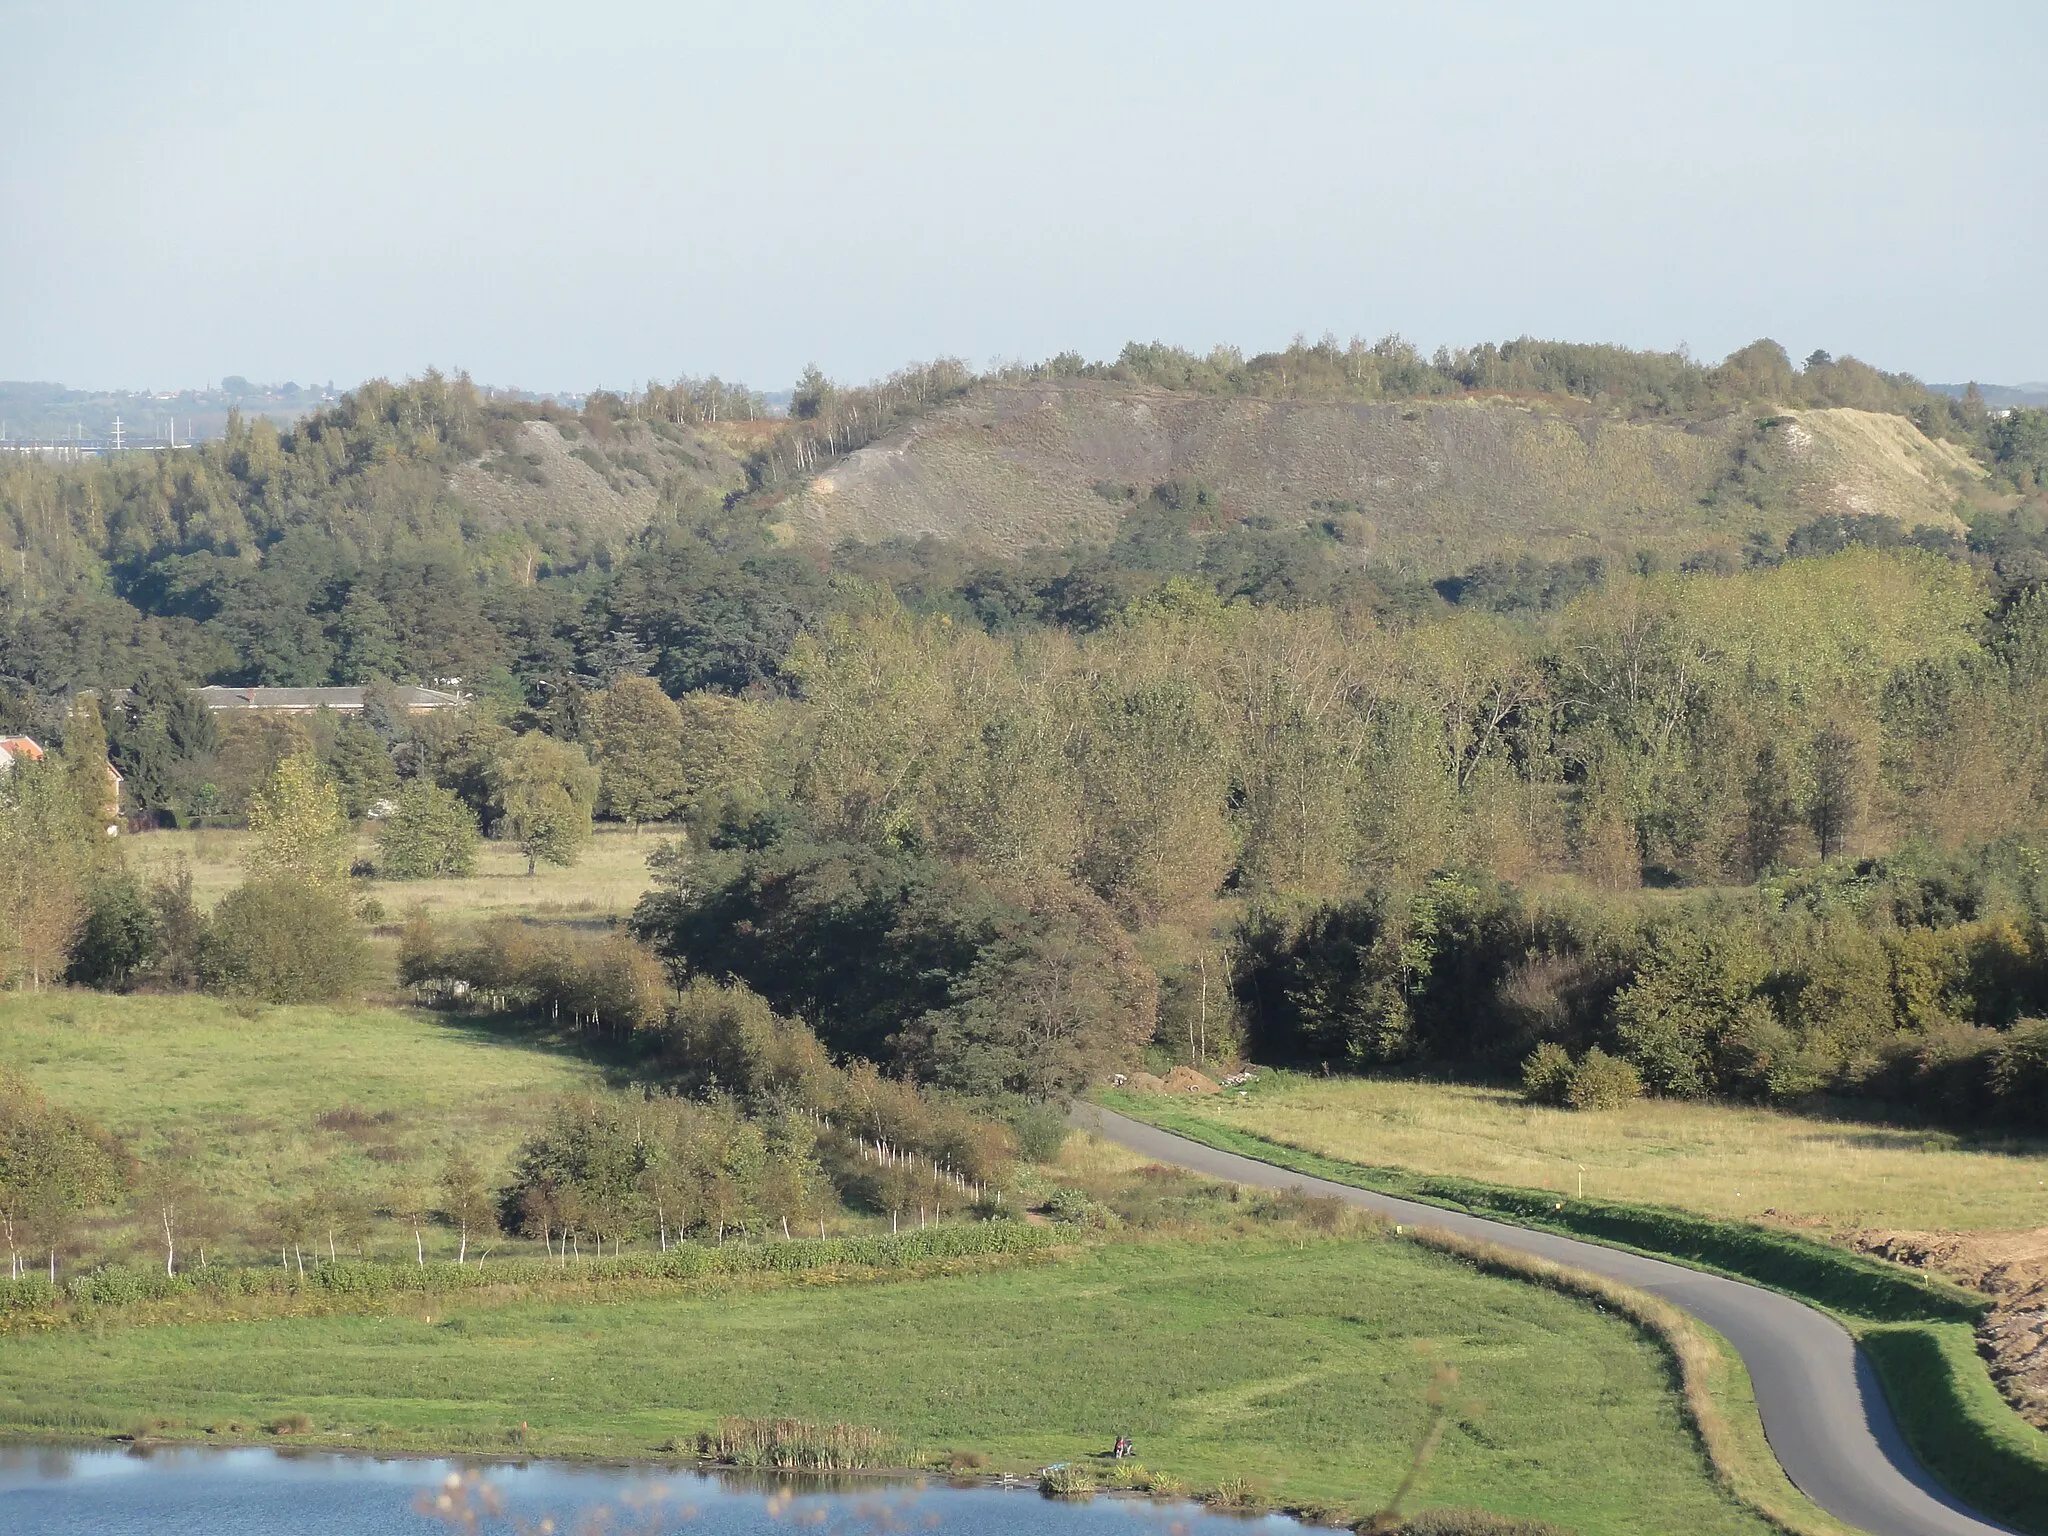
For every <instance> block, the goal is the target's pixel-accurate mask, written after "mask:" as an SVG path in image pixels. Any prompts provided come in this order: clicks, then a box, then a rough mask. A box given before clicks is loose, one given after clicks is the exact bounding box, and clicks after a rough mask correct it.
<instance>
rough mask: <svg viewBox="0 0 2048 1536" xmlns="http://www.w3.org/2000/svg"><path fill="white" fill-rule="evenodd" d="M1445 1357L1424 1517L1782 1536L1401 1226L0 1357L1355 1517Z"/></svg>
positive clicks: (1667, 1383) (287, 1406)
mask: <svg viewBox="0 0 2048 1536" xmlns="http://www.w3.org/2000/svg"><path fill="white" fill-rule="evenodd" d="M1444 1366H1448V1367H1450V1368H1451V1369H1453V1370H1455V1371H1456V1372H1457V1373H1458V1379H1457V1384H1456V1386H1455V1388H1454V1389H1453V1404H1454V1406H1453V1410H1452V1413H1451V1416H1450V1420H1449V1424H1448V1429H1447V1432H1446V1433H1445V1434H1444V1436H1443V1439H1442V1442H1441V1445H1440V1446H1439V1448H1438V1450H1437V1451H1436V1454H1435V1456H1434V1457H1433V1458H1432V1459H1431V1461H1430V1462H1429V1464H1428V1466H1427V1468H1426V1470H1425V1472H1424V1474H1423V1478H1422V1481H1421V1483H1420V1485H1419V1489H1418V1493H1417V1496H1416V1497H1415V1498H1414V1499H1413V1500H1412V1501H1411V1506H1410V1507H1411V1509H1412V1508H1420V1507H1427V1506H1433V1505H1440V1504H1464V1505H1481V1506H1484V1507H1489V1508H1493V1509H1496V1510H1500V1511H1504V1512H1513V1513H1520V1514H1527V1515H1532V1516H1539V1517H1542V1518H1545V1519H1549V1520H1553V1521H1558V1522H1561V1523H1564V1524H1566V1525H1569V1526H1572V1527H1574V1528H1576V1529H1578V1530H1581V1531H1583V1532H1586V1533H1588V1536H1592V1533H1597V1532H1617V1533H1619V1532H1634V1531H1641V1530H1688V1531H1697V1532H1701V1533H1714V1532H1731V1533H1732V1532H1757V1531H1761V1530H1763V1529H1764V1528H1765V1527H1764V1526H1763V1525H1762V1523H1761V1522H1760V1521H1758V1520H1757V1519H1756V1518H1755V1517H1753V1516H1752V1515H1750V1514H1749V1513H1747V1512H1746V1511H1745V1510H1743V1509H1742V1508H1740V1507H1739V1506H1738V1505H1736V1504H1735V1503H1734V1501H1733V1500H1731V1499H1730V1498H1729V1497H1728V1496H1727V1495H1726V1494H1724V1493H1723V1492H1722V1491H1721V1490H1720V1489H1719V1488H1717V1486H1716V1485H1715V1481H1714V1478H1713V1475H1712V1473H1711V1470H1710V1469H1709V1467H1708V1466H1707V1465H1706V1463H1705V1460H1704V1458H1703V1457H1702V1456H1701V1454H1700V1452H1699V1450H1698V1448H1697V1445H1696V1443H1695V1441H1694V1437H1693V1435H1692V1434H1691V1432H1690V1430H1689V1428H1688V1426H1687V1424H1686V1422H1685V1420H1684V1418H1683V1414H1682V1408H1681V1405H1680V1402H1679V1400H1678V1396H1677V1394H1676V1393H1675V1391H1674V1390H1673V1382H1672V1377H1671V1371H1670V1367H1669V1363H1668V1361H1667V1359H1666V1358H1665V1356H1664V1354H1663V1352H1662V1351H1661V1350H1660V1349H1659V1348H1658V1347H1657V1346H1656V1345H1655V1344H1654V1343H1653V1342H1652V1341H1650V1340H1648V1339H1646V1338H1645V1337H1644V1336H1643V1335H1642V1334H1641V1333H1639V1332H1638V1331H1637V1330H1636V1329H1635V1328H1633V1327H1631V1326H1630V1325H1629V1324H1627V1323H1626V1322H1624V1321H1622V1320H1621V1319H1619V1318H1617V1317H1614V1316H1612V1315H1605V1314H1602V1313H1600V1312H1596V1311H1595V1310H1593V1309H1592V1308H1590V1307H1588V1306H1585V1305H1584V1304H1583V1303H1581V1302H1578V1301H1575V1300H1572V1299H1570V1298H1568V1297H1566V1296H1563V1295H1559V1294H1556V1293H1553V1292H1552V1291H1549V1290H1546V1289H1543V1288H1540V1287H1536V1286H1529V1285H1524V1284H1521V1283H1518V1282H1515V1281H1511V1280H1505V1279H1497V1278H1493V1277H1490V1276H1488V1275H1484V1274H1481V1273H1478V1272H1476V1271H1475V1270H1473V1269H1472V1268H1471V1267H1470V1266H1468V1265H1465V1264H1462V1263H1460V1262H1458V1261H1456V1260H1455V1259H1453V1258H1450V1257H1446V1256H1442V1255H1438V1254H1435V1253H1431V1252H1429V1251H1427V1250H1425V1249H1422V1248H1419V1247H1416V1246H1414V1245H1411V1244H1406V1243H1402V1242H1398V1241H1393V1240H1389V1239H1386V1238H1384V1237H1367V1238H1363V1239H1359V1238H1337V1237H1331V1238H1322V1239H1316V1240H1308V1239H1304V1238H1301V1237H1296V1238H1294V1239H1292V1240H1286V1241H1275V1240H1271V1239H1266V1240H1258V1239H1249V1240H1245V1241H1240V1242H1235V1243H1220V1242H1190V1241H1185V1240H1171V1239H1162V1240H1157V1241H1145V1242H1120V1243H1112V1244H1108V1245H1104V1246H1099V1247H1094V1248H1090V1249H1087V1250H1083V1251H1080V1252H1078V1253H1076V1254H1075V1255H1074V1256H1072V1257H1071V1258H1069V1259H1068V1260H1066V1261H1064V1262H1060V1263H1055V1264H1045V1265H1033V1266H1025V1267H1013V1268H1007V1269H996V1270H990V1271H987V1272H982V1273H974V1274H964V1275H955V1276H948V1277H943V1278H931V1279H921V1280H911V1281H904V1282H896V1283H883V1284H875V1285H836V1286H809V1285H791V1286H787V1287H781V1288H770V1289H762V1290H751V1291H746V1290H735V1291H731V1292H726V1293H717V1292H714V1293H710V1294H705V1295H701V1296H693V1297H688V1298H682V1299H656V1298H648V1297H634V1296H630V1295H628V1296H620V1297H616V1298H612V1299H610V1300H609V1301H608V1302H606V1303H605V1304H601V1305H592V1304H588V1303H586V1304H582V1305H575V1304H565V1303H564V1302H563V1301H561V1300H559V1299H547V1300H537V1301H527V1302H515V1303H512V1304H509V1305H496V1306H487V1305H479V1304H473V1303H471V1302H469V1301H468V1300H466V1299H463V1298H457V1297H447V1296H443V1297H438V1298H419V1299H415V1300H414V1301H413V1302H412V1303H411V1304H409V1305H395V1306H393V1307H392V1308H391V1309H390V1310H389V1311H387V1312H384V1313H381V1314H373V1315H349V1316H327V1317H313V1318H293V1319H264V1320H258V1321H246V1322H215V1323H207V1324H188V1325H181V1326H172V1327H156V1328H119V1327H109V1328H104V1329H98V1328H71V1329H64V1330H60V1331H54V1332H50V1333H45V1334H41V1335H38V1336H33V1337H17V1338H13V1339H10V1340H9V1341H8V1347H7V1348H6V1350H4V1351H0V1426H4V1427H5V1428H6V1429H8V1430H10V1431H12V1432H14V1433H17V1434H28V1435H33V1434H38V1433H50V1432H53V1431H54V1432H68V1433H95V1434H103V1433H115V1432H122V1431H127V1430H132V1429H135V1428H138V1427H143V1428H153V1429H154V1431H155V1432H156V1433H158V1434H162V1435H170V1436H188V1435H197V1436H202V1437H207V1432H208V1431H209V1430H211V1431H212V1434H211V1436H210V1438H214V1439H223V1440H225V1439H232V1438H237V1437H243V1438H248V1437H255V1436H256V1435H257V1433H258V1430H259V1426H261V1425H264V1424H267V1423H277V1422H280V1421H284V1422H290V1416H291V1415H294V1414H303V1415H305V1416H306V1420H307V1421H308V1423H307V1427H306V1432H305V1434H304V1436H303V1438H304V1439H305V1440H308V1441H317V1442H321V1443H332V1444H342V1445H373V1446H382V1447H393V1448H399V1447H411V1448H474V1449H478V1450H496V1451H503V1452H511V1451H514V1450H522V1451H528V1452H552V1453H564V1454H587V1455H605V1456H625V1457H631V1456H640V1457H645V1456H648V1455H650V1454H656V1453H658V1452H659V1450H660V1448H662V1447H664V1446H669V1445H671V1444H674V1445H678V1446H687V1445H688V1444H689V1443H690V1442H691V1440H692V1437H693V1436H694V1433H695V1432H696V1431H697V1430H699V1429H703V1428H708V1427H709V1426H710V1425H711V1423H712V1421H713V1420H714V1419H715V1418H717V1417H718V1416H719V1415H722V1414H745V1415H750V1416H759V1417H775V1416H788V1417H797V1418H806V1419H812V1420H818V1421H833V1420H843V1421H847V1422H852V1423H860V1424H872V1425H878V1426H883V1427H885V1428H887V1429H888V1430H889V1431H890V1432H891V1433H893V1434H894V1435H895V1436H897V1437H898V1439H899V1441H900V1443H901V1444H902V1445H904V1446H905V1447H906V1448H907V1449H922V1450H927V1451H934V1452H936V1451H940V1450H944V1449H956V1448H957V1449H971V1450H975V1451H980V1452H982V1453H984V1454H986V1455H987V1456H989V1457H990V1458H991V1463H992V1464H993V1465H995V1466H998V1467H1005V1468H1014V1469H1028V1468H1030V1467H1034V1466H1037V1465H1040V1464H1042V1463H1044V1462H1048V1461H1053V1460H1062V1459H1071V1458H1082V1457H1086V1456H1089V1455H1091V1454H1093V1453H1097V1452H1100V1451H1102V1450H1104V1449H1105V1448H1106V1447H1107V1445H1108V1443H1109V1441H1110V1440H1111V1439H1112V1438H1113V1437H1114V1436H1115V1435H1116V1434H1118V1433H1124V1434H1129V1435H1132V1436H1133V1437H1134V1438H1135V1439H1136V1441H1137V1446H1138V1450H1139V1454H1140V1456H1141V1457H1142V1459H1143V1460H1144V1462H1145V1463H1146V1465H1148V1466H1151V1467H1155V1468H1164V1469H1166V1470H1168V1471H1170V1472H1172V1473H1174V1474H1177V1475H1178V1476H1179V1477H1180V1478H1182V1479H1184V1480H1185V1481H1186V1482H1187V1483H1188V1484H1189V1485H1190V1486H1191V1487H1193V1488H1196V1489H1201V1488H1205V1487H1214V1486H1217V1485H1219V1484H1221V1483H1223V1482H1224V1481H1225V1480H1226V1479H1231V1478H1236V1477H1240V1476H1249V1477H1250V1478H1251V1480H1252V1481H1253V1483H1254V1484H1255V1485H1256V1487H1257V1488H1258V1491H1259V1493H1260V1494H1261V1495H1262V1496H1263V1497H1265V1498H1268V1499H1272V1500H1275V1501H1278V1502H1283V1503H1289V1504H1316V1505H1336V1506H1342V1507H1343V1508H1344V1509H1345V1510H1346V1511H1347V1512H1350V1513H1353V1514H1354V1515H1356V1514H1362V1513H1365V1512H1368V1511H1369V1510H1370V1509H1372V1508H1373V1507H1375V1506H1376V1505H1377V1504H1379V1503H1380V1502H1382V1501H1383V1500H1384V1499H1385V1498H1386V1497H1387V1495H1388V1494H1389V1493H1390V1492H1391V1490H1392V1489H1393V1488H1394V1487H1395V1486H1396V1485H1397V1484H1398V1483H1399V1482H1400V1480H1401V1477H1402V1475H1403V1473H1404V1472H1405V1471H1406V1470H1407V1468H1408V1465H1409V1462H1410V1458H1411V1454H1412V1452H1413V1449H1414V1446H1415V1444H1416V1442H1417V1440H1418V1438H1419V1436H1420V1435H1421V1433H1422V1431H1423V1428H1424V1425H1425V1422H1426V1419H1427V1415H1428V1409H1427V1407H1426V1403H1425V1399H1426V1395H1427V1393H1428V1392H1429V1390H1430V1387H1431V1383H1432V1381H1433V1379H1435V1378H1436V1375H1437V1372H1438V1370H1439V1368H1440V1367H1444ZM1560 1404H1570V1405H1571V1407H1570V1408H1569V1410H1568V1411H1564V1412H1560V1411H1559V1405H1560ZM521 1425H524V1426H525V1429H524V1432H523V1433H522V1432H521V1430H520V1426H521ZM295 1438H298V1437H295ZM1617 1446H1626V1447H1627V1448H1628V1454H1627V1455H1625V1456H1619V1455H1616V1454H1614V1451H1615V1448H1616V1447H1617Z"/></svg>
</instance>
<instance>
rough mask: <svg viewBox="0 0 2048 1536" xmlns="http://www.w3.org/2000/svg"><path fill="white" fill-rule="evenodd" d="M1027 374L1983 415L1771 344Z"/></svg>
mask: <svg viewBox="0 0 2048 1536" xmlns="http://www.w3.org/2000/svg"><path fill="white" fill-rule="evenodd" d="M1019 371H1020V372H1021V373H1024V374H1026V375H1027V376H1037V377H1053V378H1061V377H1082V378H1104V379H1117V380H1122V381H1126V382H1130V383H1137V384H1151V385H1155V386H1158V387H1160V388H1164V389H1174V390H1189V391H1196V392H1199V393H1203V394H1231V395H1261V396H1274V395H1278V396H1295V397H1301V398H1308V399H1337V400H1407V399H1418V398H1427V397H1430V396H1446V395H1459V394H1472V393H1478V394H1508V395H1549V396H1555V397H1562V398H1568V399H1576V400H1585V401H1590V402H1592V403H1593V404H1595V405H1601V406H1608V407H1614V408H1618V409H1620V410H1623V411H1626V412H1629V413H1631V414H1633V415H1636V416H1640V417H1658V416H1680V415H1691V414H1697V413H1701V412H1707V411H1713V410H1717V409H1725V408H1728V407H1731V406H1747V405H1753V404H1758V403H1766V404H1777V405H1789V406H1803V407H1828V406H1850V407H1853V408H1855V409H1857V410H1866V411H1888V412H1893V413H1896V414H1898V415H1901V416H1910V417H1911V418H1912V419H1913V420H1914V421H1915V422H1916V423H1917V424H1918V425H1919V426H1920V427H1921V429H1922V430H1923V431H1926V432H1927V433H1928V434H1929V435H1931V436H1942V437H1954V438H1958V439H1966V440H1967V439H1974V438H1976V437H1979V436H1981V434H1982V433H1983V431H1984V428H1985V425H1986V422H1987V413H1986V411H1985V409H1984V402H1983V399H1982V397H1981V395H1979V396H1975V397H1973V398H1966V399H1964V400H1954V399H1952V398H1951V397H1949V396H1946V395H1942V394H1939V393H1937V392H1935V391H1933V390H1930V389H1928V388H1927V387H1926V386H1925V385H1923V384H1922V383H1920V381H1919V380H1917V379H1915V378H1913V377H1912V376H1911V375H1910V374H1899V373H1885V372H1882V371H1880V370H1879V369H1876V368H1873V367H1871V366H1870V365H1869V364H1867V363H1863V362H1859V361H1858V360H1857V359H1855V358H1853V357H1844V358H1840V359H1837V358H1834V357H1832V356H1830V355H1829V354H1828V353H1827V352H1824V351H1816V352H1814V353H1812V354H1811V355H1810V356H1809V357H1808V358H1807V359H1806V361H1805V363H1804V365H1803V366H1800V367H1795V366H1794V365H1793V363H1792V360H1791V358H1790V357H1788V356H1787V355H1786V353H1785V349H1784V348H1783V347H1781V346H1779V345H1778V343H1776V342H1775V341H1771V340H1769V339H1767V338H1766V339H1764V340H1759V341H1754V342H1751V343H1750V344H1749V345H1748V346H1746V347H1743V348H1742V349H1741V350H1739V351H1736V352H1733V353H1730V354H1729V356H1728V357H1727V358H1726V359H1725V360H1723V361H1722V362H1721V363H1719V364H1705V363H1701V362H1698V361H1696V360H1694V359H1693V358H1692V357H1690V356H1689V355H1687V354H1686V353H1684V352H1638V351H1635V350H1633V349H1631V348H1628V347H1619V346H1603V345H1589V344H1585V343H1575V342H1560V341H1537V340H1535V339H1533V338H1531V337H1527V336H1524V337H1520V338H1518V339H1516V340H1514V341H1507V342H1482V343H1480V344H1479V345H1477V346H1472V347H1461V348H1457V349H1455V350H1453V349H1452V348H1449V347H1439V348H1438V349H1437V350H1436V352H1435V353H1434V354H1433V355H1431V356H1428V357H1425V356H1424V355H1423V354H1422V352H1421V351H1420V349H1418V348H1417V347H1416V346H1415V345H1414V344H1413V343H1411V342H1408V341H1405V340H1403V339H1402V338H1401V337H1399V336H1385V337H1382V338H1380V339H1379V340H1378V341H1374V342H1367V341H1365V340H1362V339H1360V338H1357V337H1353V338H1352V340H1351V341H1350V342H1348V343H1340V342H1338V341H1337V339H1336V338H1335V337H1333V336H1326V337H1324V338H1323V339H1322V340H1320V341H1316V342H1309V341H1307V340H1305V339H1297V340H1296V341H1295V342H1294V343H1293V344H1292V345H1290V346H1289V347H1287V348H1286V349H1285V350H1284V351H1279V352H1262V353H1259V354H1258V355H1257V356H1254V357H1250V358H1247V357H1245V356H1244V355H1243V353H1241V352H1240V351H1238V349H1237V348H1235V347H1218V348H1216V349H1214V350H1213V351H1211V352H1209V353H1207V354H1206V355H1198V354H1196V353H1193V352H1190V351H1188V350H1186V349H1185V348H1182V347H1175V346H1170V345H1168V344H1166V343H1164V342H1156V341H1155V342H1150V343H1145V342H1131V343H1130V344H1128V345H1127V346H1125V348H1124V349H1123V351H1122V352H1121V353H1120V354H1119V355H1118V357H1117V359H1116V361H1115V362H1113V363H1089V362H1085V361H1083V360H1082V358H1081V357H1080V356H1079V355H1078V354H1074V353H1067V354H1063V355H1062V356H1060V357H1057V358H1054V359H1052V360H1051V361H1050V362H1048V363H1044V364H1040V365H1038V366H1037V367H1035V368H1031V369H1026V370H1019Z"/></svg>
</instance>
